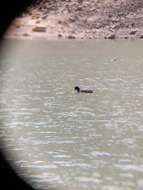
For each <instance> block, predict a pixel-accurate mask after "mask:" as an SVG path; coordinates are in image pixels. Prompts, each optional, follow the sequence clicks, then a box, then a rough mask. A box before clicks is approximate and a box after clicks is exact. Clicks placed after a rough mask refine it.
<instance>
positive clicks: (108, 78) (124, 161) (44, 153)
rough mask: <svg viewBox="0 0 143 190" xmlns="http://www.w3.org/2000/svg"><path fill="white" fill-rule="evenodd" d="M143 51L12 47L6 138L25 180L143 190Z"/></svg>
mask: <svg viewBox="0 0 143 190" xmlns="http://www.w3.org/2000/svg"><path fill="white" fill-rule="evenodd" d="M142 49H143V42H142V41H137V40H135V41H126V40H125V41H123V40H122V41H51V42H50V41H47V42H46V41H28V40H23V41H22V40H7V41H6V43H5V47H4V48H3V55H2V56H1V71H0V74H1V75H0V84H1V87H2V90H1V94H0V96H1V97H0V105H1V110H0V121H1V123H2V127H1V134H0V135H1V139H3V140H4V147H5V148H6V150H7V152H8V155H9V156H8V159H9V160H11V163H13V164H14V166H15V167H16V168H17V171H18V172H19V174H20V175H24V176H25V177H26V179H27V180H29V183H31V184H32V185H33V186H34V187H38V188H41V189H46V190H48V189H49V188H52V189H54V190H64V189H66V190H84V189H86V190H99V189H101V190H135V189H137V190H141V189H142V188H143V148H142V147H143V138H142V136H143V54H142ZM77 85H79V86H80V87H81V88H82V89H92V90H94V93H93V94H82V93H81V94H76V93H75V92H74V91H73V88H74V86H77Z"/></svg>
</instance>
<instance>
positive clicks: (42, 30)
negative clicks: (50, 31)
mask: <svg viewBox="0 0 143 190" xmlns="http://www.w3.org/2000/svg"><path fill="white" fill-rule="evenodd" d="M32 31H33V32H46V27H45V26H36V27H34V28H32Z"/></svg>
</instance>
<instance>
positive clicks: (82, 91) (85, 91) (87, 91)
mask: <svg viewBox="0 0 143 190" xmlns="http://www.w3.org/2000/svg"><path fill="white" fill-rule="evenodd" d="M74 90H75V91H76V92H77V93H93V90H81V89H80V88H79V87H78V86H75V87H74Z"/></svg>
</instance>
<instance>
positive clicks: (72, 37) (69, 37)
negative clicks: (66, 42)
mask: <svg viewBox="0 0 143 190" xmlns="http://www.w3.org/2000/svg"><path fill="white" fill-rule="evenodd" d="M75 38H76V37H75V36H73V35H69V36H68V39H75Z"/></svg>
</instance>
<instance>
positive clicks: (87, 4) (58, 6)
mask: <svg viewBox="0 0 143 190" xmlns="http://www.w3.org/2000/svg"><path fill="white" fill-rule="evenodd" d="M7 36H9V37H16V38H35V37H36V38H44V39H112V40H114V39H132V38H133V39H134V38H135V39H137V38H138V39H143V1H142V0H136V1H134V0H125V1H122V0H68V1H67V0H58V1H53V0H40V1H39V2H37V4H36V5H33V6H32V7H30V8H29V9H28V10H27V11H26V12H25V13H23V15H21V17H19V18H17V19H16V20H15V21H14V22H13V24H12V25H11V27H10V29H9V31H8V32H7Z"/></svg>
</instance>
